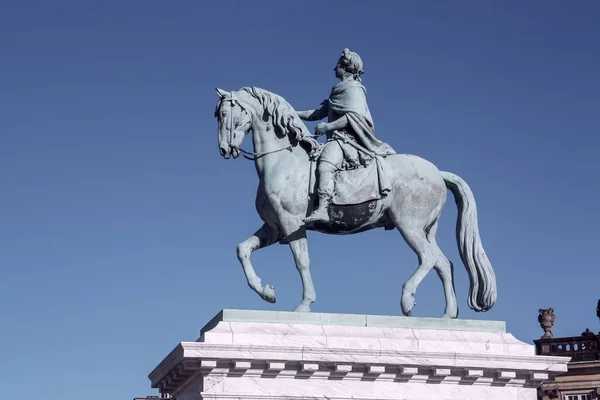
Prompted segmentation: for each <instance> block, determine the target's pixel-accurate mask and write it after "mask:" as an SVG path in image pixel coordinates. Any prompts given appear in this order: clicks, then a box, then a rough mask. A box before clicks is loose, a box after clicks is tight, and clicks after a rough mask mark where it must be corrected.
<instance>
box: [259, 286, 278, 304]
mask: <svg viewBox="0 0 600 400" xmlns="http://www.w3.org/2000/svg"><path fill="white" fill-rule="evenodd" d="M260 297H262V299H263V300H264V301H266V302H268V303H271V304H273V303H275V302H276V301H277V296H275V288H274V287H273V286H271V285H265V287H264V288H263V291H262V295H261V296H260Z"/></svg>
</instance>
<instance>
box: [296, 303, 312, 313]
mask: <svg viewBox="0 0 600 400" xmlns="http://www.w3.org/2000/svg"><path fill="white" fill-rule="evenodd" d="M294 312H310V306H309V305H308V304H298V306H297V307H296V308H294Z"/></svg>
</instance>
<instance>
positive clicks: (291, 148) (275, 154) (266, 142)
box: [252, 122, 308, 175]
mask: <svg viewBox="0 0 600 400" xmlns="http://www.w3.org/2000/svg"><path fill="white" fill-rule="evenodd" d="M252 130H253V135H252V140H253V143H254V152H255V153H257V154H264V155H262V156H260V157H258V158H257V159H256V160H255V164H256V169H257V171H258V172H259V175H261V174H262V173H264V172H265V170H268V169H270V167H274V166H277V167H278V168H280V169H281V168H282V167H284V168H285V166H288V165H289V166H293V167H297V166H298V164H299V163H302V162H303V161H305V162H307V163H308V155H307V154H306V152H305V151H304V149H302V148H301V147H300V145H298V144H296V145H292V143H291V142H290V139H289V137H288V136H287V135H285V136H283V137H278V136H277V135H276V134H275V132H274V128H273V125H271V124H270V123H269V122H267V123H264V122H263V123H260V124H259V126H253V129H252ZM286 159H287V160H286Z"/></svg>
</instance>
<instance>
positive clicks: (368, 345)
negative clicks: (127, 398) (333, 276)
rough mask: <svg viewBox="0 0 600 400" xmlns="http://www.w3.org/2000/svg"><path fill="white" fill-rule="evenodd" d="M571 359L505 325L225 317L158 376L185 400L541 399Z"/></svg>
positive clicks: (154, 376)
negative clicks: (545, 350) (545, 352)
mask: <svg viewBox="0 0 600 400" xmlns="http://www.w3.org/2000/svg"><path fill="white" fill-rule="evenodd" d="M568 361H569V358H568V357H547V356H536V355H535V350H534V346H533V345H530V344H527V343H524V342H521V341H519V340H517V339H516V338H515V337H514V336H512V335H511V334H510V333H506V327H505V323H504V322H496V321H472V320H460V319H456V320H449V319H437V318H414V317H412V318H409V317H392V316H375V315H353V314H349V315H348V314H319V313H294V312H270V311H244V310H223V311H221V312H220V313H219V314H218V315H217V316H216V317H215V318H213V320H212V321H210V322H209V323H208V324H207V325H206V326H205V327H204V328H203V329H202V331H201V336H200V338H199V339H198V340H197V341H195V342H182V343H180V344H179V345H178V346H177V347H175V349H174V350H173V351H172V352H171V353H170V354H169V355H168V356H167V357H166V358H165V359H164V360H163V361H162V362H161V363H160V364H159V365H158V366H157V367H156V368H155V369H154V371H152V373H150V375H149V378H150V380H151V383H152V387H153V388H157V389H159V390H160V392H161V393H162V394H163V397H173V398H176V399H177V400H196V399H252V400H263V399H264V400H267V399H281V400H283V399H298V400H300V399H301V400H305V399H306V400H308V399H319V398H320V399H340V400H341V399H364V400H384V399H390V400H392V399H394V400H400V399H402V400H412V399H419V400H425V399H447V400H450V399H453V400H454V399H460V400H481V399H486V400H493V399H502V400H510V399H515V400H517V399H519V400H535V399H536V398H537V394H536V392H537V387H538V386H540V385H541V383H542V382H543V381H546V380H549V379H553V378H554V376H556V375H557V374H560V373H563V372H565V371H566V370H567V362H568Z"/></svg>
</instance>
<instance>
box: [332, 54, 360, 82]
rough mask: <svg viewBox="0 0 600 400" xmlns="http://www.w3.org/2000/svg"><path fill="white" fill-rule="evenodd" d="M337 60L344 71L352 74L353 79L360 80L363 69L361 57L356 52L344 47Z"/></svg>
mask: <svg viewBox="0 0 600 400" xmlns="http://www.w3.org/2000/svg"><path fill="white" fill-rule="evenodd" d="M338 62H339V64H340V65H341V66H342V68H344V70H345V71H346V72H348V73H350V74H352V75H353V76H354V79H356V80H357V81H360V80H361V77H360V76H361V75H362V74H364V73H365V72H364V71H363V62H362V59H361V58H360V56H359V55H358V54H357V53H354V52H352V51H350V50H348V49H344V51H343V52H342V55H341V56H340V59H339V61H338Z"/></svg>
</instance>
